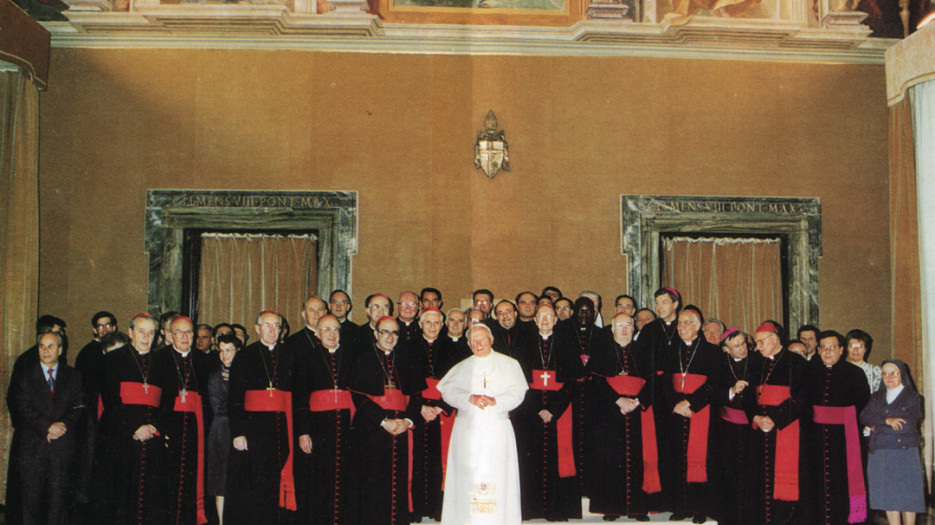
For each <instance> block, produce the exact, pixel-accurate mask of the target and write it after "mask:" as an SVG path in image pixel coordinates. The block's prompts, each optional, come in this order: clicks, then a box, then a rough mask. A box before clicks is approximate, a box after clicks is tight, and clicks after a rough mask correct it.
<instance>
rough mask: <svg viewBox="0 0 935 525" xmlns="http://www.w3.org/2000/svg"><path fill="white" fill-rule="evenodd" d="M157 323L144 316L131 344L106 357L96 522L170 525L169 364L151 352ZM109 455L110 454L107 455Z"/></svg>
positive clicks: (138, 321)
mask: <svg viewBox="0 0 935 525" xmlns="http://www.w3.org/2000/svg"><path fill="white" fill-rule="evenodd" d="M156 328H157V327H156V321H155V320H154V319H153V318H152V317H150V316H149V315H148V314H140V315H138V316H136V317H135V318H133V320H132V321H131V322H130V334H129V335H130V344H129V345H127V346H124V347H122V348H118V349H117V350H114V351H113V352H110V353H109V354H107V356H106V357H105V359H104V384H103V386H102V388H101V397H102V399H103V402H104V413H103V414H102V415H101V424H100V427H99V430H100V432H99V434H98V435H99V441H98V444H97V447H95V449H96V450H99V451H102V453H101V455H100V458H101V460H100V461H99V462H98V463H97V464H96V465H95V467H96V469H95V470H96V472H95V475H94V482H93V483H94V484H96V485H92V489H93V494H95V498H94V501H92V505H93V506H94V510H95V515H96V518H95V522H96V523H105V524H112V523H113V524H119V525H125V524H134V525H149V524H153V525H162V524H165V523H168V521H169V512H168V508H169V501H168V497H167V493H166V486H167V483H166V443H165V434H164V432H165V428H166V425H167V417H168V413H167V410H166V407H165V406H163V405H162V389H163V388H165V386H166V378H167V376H168V374H167V372H168V371H167V370H165V368H164V367H163V364H164V361H162V360H159V359H156V357H155V356H154V355H153V354H154V353H153V352H150V347H151V345H152V342H153V340H154V338H155V334H156ZM104 451H106V453H105V452H104Z"/></svg>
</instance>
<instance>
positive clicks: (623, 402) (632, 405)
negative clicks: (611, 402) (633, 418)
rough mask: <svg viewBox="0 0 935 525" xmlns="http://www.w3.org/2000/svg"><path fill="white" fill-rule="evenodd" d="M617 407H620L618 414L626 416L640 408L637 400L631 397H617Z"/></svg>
mask: <svg viewBox="0 0 935 525" xmlns="http://www.w3.org/2000/svg"><path fill="white" fill-rule="evenodd" d="M617 406H618V407H620V413H621V414H623V415H627V414H629V413H630V412H633V411H634V410H636V409H637V408H638V407H639V406H640V402H639V400H637V399H633V398H631V397H618V398H617Z"/></svg>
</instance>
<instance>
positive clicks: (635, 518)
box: [627, 514, 649, 521]
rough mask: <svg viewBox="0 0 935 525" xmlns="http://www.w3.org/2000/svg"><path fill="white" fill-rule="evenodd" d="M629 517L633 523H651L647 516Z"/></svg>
mask: <svg viewBox="0 0 935 525" xmlns="http://www.w3.org/2000/svg"><path fill="white" fill-rule="evenodd" d="M627 517H628V518H630V519H631V520H633V521H649V516H647V515H645V514H640V515H638V516H627Z"/></svg>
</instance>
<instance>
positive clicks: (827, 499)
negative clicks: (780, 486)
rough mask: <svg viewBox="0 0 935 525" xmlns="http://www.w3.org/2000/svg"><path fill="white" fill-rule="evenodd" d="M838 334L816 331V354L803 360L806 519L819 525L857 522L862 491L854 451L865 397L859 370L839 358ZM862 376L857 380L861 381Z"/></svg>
mask: <svg viewBox="0 0 935 525" xmlns="http://www.w3.org/2000/svg"><path fill="white" fill-rule="evenodd" d="M843 353H844V336H842V335H841V334H839V333H837V332H834V331H823V332H821V333H820V334H819V335H818V356H819V357H820V358H821V359H813V360H812V361H810V362H809V364H808V377H809V379H808V385H807V387H806V388H807V392H808V394H807V395H808V404H809V406H810V407H811V412H812V414H811V421H810V424H809V425H807V427H806V431H805V435H806V443H807V451H808V456H807V457H808V460H807V465H808V471H809V487H810V489H809V494H810V496H811V503H812V504H811V506H810V507H811V509H810V512H809V518H810V519H809V522H810V523H815V524H823V525H845V524H847V523H863V522H864V521H865V520H866V519H867V493H866V489H865V486H866V485H865V483H864V471H863V464H862V460H861V453H860V429H861V427H860V425H859V423H858V420H857V416H858V415H859V414H860V412H861V410H863V409H864V406H865V405H866V404H867V401H869V400H870V387H869V385H868V384H867V380H866V375H864V372H863V370H862V369H861V368H860V367H858V366H856V365H853V364H851V363H849V362H847V360H845V359H841V356H842V355H843ZM861 379H863V381H861Z"/></svg>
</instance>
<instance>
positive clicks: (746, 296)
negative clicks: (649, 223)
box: [662, 237, 783, 332]
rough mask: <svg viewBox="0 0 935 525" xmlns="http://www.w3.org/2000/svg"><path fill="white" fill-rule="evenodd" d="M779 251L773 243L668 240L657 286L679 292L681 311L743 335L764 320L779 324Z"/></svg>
mask: <svg viewBox="0 0 935 525" xmlns="http://www.w3.org/2000/svg"><path fill="white" fill-rule="evenodd" d="M781 249H782V245H781V242H780V240H779V239H743V238H722V237H701V238H693V237H669V238H666V239H664V240H663V265H662V266H663V271H662V282H663V284H664V285H666V286H673V287H675V288H677V289H678V290H679V292H681V294H682V297H683V299H684V300H683V303H682V306H685V305H686V304H694V305H695V306H698V307H699V308H701V311H702V312H704V315H705V318H706V319H711V318H717V319H720V320H721V321H722V322H723V323H724V324H725V325H727V326H728V327H733V328H738V329H741V330H744V331H748V332H749V331H752V330H755V329H756V327H757V326H758V325H759V323H760V322H761V321H763V320H764V319H775V320H778V321H780V322H781V321H782V317H783V316H782V314H783V310H782V304H783V302H782V265H781V255H782V253H781Z"/></svg>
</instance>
